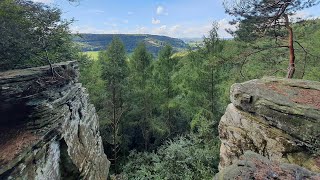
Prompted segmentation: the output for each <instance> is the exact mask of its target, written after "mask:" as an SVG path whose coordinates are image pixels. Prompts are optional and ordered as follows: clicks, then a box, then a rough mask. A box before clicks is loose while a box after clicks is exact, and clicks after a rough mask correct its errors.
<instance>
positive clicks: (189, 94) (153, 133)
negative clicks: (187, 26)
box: [0, 0, 320, 179]
mask: <svg viewBox="0 0 320 180" xmlns="http://www.w3.org/2000/svg"><path fill="white" fill-rule="evenodd" d="M259 2H260V1H259ZM268 2H269V1H268ZM295 2H300V1H295ZM301 2H304V1H301ZM301 2H300V4H294V5H291V4H289V7H288V8H287V7H285V8H287V9H285V10H284V12H282V13H287V11H288V14H290V13H294V12H295V11H297V10H300V9H303V8H306V7H309V6H312V5H314V4H315V3H316V2H313V3H311V4H304V3H301ZM308 2H309V1H308ZM225 6H226V10H227V12H228V13H230V14H231V15H234V16H235V17H239V16H241V17H244V18H238V19H237V18H236V19H235V21H237V23H238V24H239V25H238V27H239V28H238V29H237V30H236V31H234V32H232V34H233V36H234V38H232V39H223V38H220V37H219V35H218V29H219V24H218V23H217V22H213V23H212V27H211V30H210V32H208V35H207V36H205V37H203V43H202V44H203V46H201V47H200V46H198V47H196V48H194V47H189V48H188V49H187V50H185V51H184V52H183V53H181V52H180V53H176V51H175V50H174V48H173V47H172V46H170V45H168V44H167V45H164V46H163V47H162V48H161V50H160V51H159V53H158V54H157V56H155V55H154V53H153V52H150V51H149V50H148V48H147V45H146V44H145V43H144V41H141V42H140V43H137V45H136V46H135V47H131V45H130V47H126V46H125V42H123V41H122V40H121V36H119V35H114V36H112V40H111V42H110V43H109V44H108V45H107V46H106V47H104V48H103V50H101V51H100V53H99V55H98V57H97V58H92V57H90V56H88V55H86V54H85V53H82V52H81V47H79V46H77V43H75V42H74V36H75V35H74V34H72V33H71V32H70V29H69V25H70V23H72V22H70V21H65V20H63V19H62V18H61V13H62V12H61V11H60V10H59V9H57V8H52V7H49V6H46V5H44V4H41V3H34V2H31V1H23V0H3V1H1V2H0V23H1V26H0V32H1V34H6V36H1V37H0V51H1V52H0V71H5V70H9V69H17V68H25V67H32V66H40V65H47V64H52V63H55V62H60V61H67V60H71V59H75V60H78V62H79V65H80V74H81V75H80V82H81V83H82V84H83V85H84V87H86V89H87V91H88V92H89V95H90V100H91V102H92V103H93V104H94V106H95V108H96V110H97V113H98V116H99V121H100V133H101V136H102V140H103V144H104V148H105V149H104V150H105V153H106V154H107V156H108V159H109V160H110V161H111V169H110V176H111V178H116V177H117V178H123V179H146V178H147V179H212V177H213V176H214V174H215V173H217V172H218V164H219V148H220V141H219V137H218V124H219V120H220V118H221V116H222V115H223V113H224V111H225V109H226V107H227V105H228V104H229V102H230V100H229V89H230V86H231V85H232V84H234V83H237V82H243V81H246V80H251V79H257V78H262V77H263V76H276V77H289V78H298V79H306V80H315V81H318V80H319V77H320V66H319V60H320V41H319V39H320V20H319V19H308V20H297V21H293V22H285V23H283V22H282V21H279V19H280V18H281V17H280V16H278V17H277V18H278V19H276V21H275V22H277V23H276V25H274V26H272V27H268V26H267V25H266V24H268V22H267V23H266V21H267V20H268V19H270V18H268V17H267V16H268V15H270V14H274V12H277V10H278V9H279V8H280V9H282V8H284V7H283V5H282V6H280V5H279V6H276V7H274V9H272V12H261V13H260V14H257V13H252V14H242V13H243V11H241V10H239V11H236V10H235V9H236V8H233V9H232V8H231V9H228V5H225ZM298 6H299V8H298ZM255 7H256V8H258V10H261V9H259V6H255ZM262 9H263V8H262ZM228 10H229V11H228ZM261 11H266V9H263V10H261ZM270 11H271V10H270ZM248 13H249V12H248ZM282 15H283V14H282ZM282 15H281V16H282ZM275 16H277V15H275ZM252 17H255V18H252ZM289 23H290V24H289ZM3 24H5V26H3ZM289 25H290V29H291V30H293V31H291V33H292V32H293V33H294V34H293V36H292V37H291V36H289V37H290V39H291V40H288V26H289ZM49 27H50V28H49ZM254 28H256V29H255V31H252V29H254ZM261 28H262V29H263V31H262V30H261ZM289 32H290V31H289ZM289 34H290V33H289ZM293 37H294V40H292V38H293ZM79 38H80V37H79ZM77 41H79V40H77ZM288 41H289V45H287V44H288ZM290 41H292V43H291V44H290ZM21 42H24V43H21ZM293 47H294V59H293V57H292V51H290V50H291V49H292V48H293ZM128 48H132V49H133V51H132V53H130V55H129V53H128ZM288 59H289V68H288ZM292 60H295V61H294V62H292ZM293 66H294V67H293ZM292 68H293V70H292ZM52 74H53V76H59V74H57V73H56V72H54V70H53V71H52Z"/></svg>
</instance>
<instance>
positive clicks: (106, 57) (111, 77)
mask: <svg viewBox="0 0 320 180" xmlns="http://www.w3.org/2000/svg"><path fill="white" fill-rule="evenodd" d="M125 52H126V51H125V48H124V45H123V43H122V42H121V40H120V39H119V38H118V37H114V38H113V40H112V42H111V43H110V45H109V46H108V48H107V50H106V51H105V52H102V53H101V54H100V57H99V60H100V61H101V63H102V79H103V80H105V82H106V86H107V93H108V99H107V102H106V106H107V107H110V108H106V110H107V114H106V116H107V118H108V119H110V126H109V127H110V129H111V137H112V140H111V143H110V144H112V146H113V147H112V156H113V157H112V159H111V160H112V162H113V165H114V167H115V171H116V172H117V159H118V151H119V143H120V124H121V120H122V118H123V113H125V111H126V110H127V109H126V108H127V107H126V103H125V99H124V96H125V94H126V85H127V82H126V78H127V76H128V68H127V64H126V53H125Z"/></svg>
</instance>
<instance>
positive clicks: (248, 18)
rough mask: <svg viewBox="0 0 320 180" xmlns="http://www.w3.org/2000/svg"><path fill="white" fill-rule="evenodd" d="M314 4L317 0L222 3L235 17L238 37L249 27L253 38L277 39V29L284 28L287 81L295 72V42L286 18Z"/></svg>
mask: <svg viewBox="0 0 320 180" xmlns="http://www.w3.org/2000/svg"><path fill="white" fill-rule="evenodd" d="M318 3H319V1H318V0H240V1H238V0H224V6H225V8H226V11H227V13H229V14H230V15H233V16H235V17H236V19H234V21H233V23H236V22H240V26H239V27H240V30H238V35H239V34H241V33H243V32H244V30H243V29H247V30H248V28H251V29H250V32H251V33H250V34H253V36H263V35H270V34H273V35H274V36H275V38H276V40H277V38H278V37H280V35H279V34H277V30H280V29H281V28H286V30H287V32H288V33H287V34H288V36H287V41H288V45H287V46H285V47H287V48H288V49H289V67H288V73H287V78H292V77H293V75H294V72H295V49H294V42H295V41H294V35H293V29H292V26H291V22H290V19H289V16H291V15H293V14H295V13H296V12H297V11H299V10H302V9H305V8H309V7H311V6H314V5H316V4H318ZM236 34H237V32H236ZM279 47H284V45H279Z"/></svg>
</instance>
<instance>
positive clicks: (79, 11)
mask: <svg viewBox="0 0 320 180" xmlns="http://www.w3.org/2000/svg"><path fill="white" fill-rule="evenodd" d="M33 1H36V2H43V3H46V4H50V5H52V6H57V7H58V8H60V9H62V12H63V18H65V19H72V18H73V19H74V20H75V22H74V23H73V24H72V26H71V30H72V32H75V33H76V32H77V33H98V34H156V35H166V36H171V37H177V38H201V37H203V36H204V35H206V34H207V33H208V32H209V30H210V29H211V27H212V23H213V22H217V23H218V24H219V26H220V28H219V36H220V37H222V38H229V37H231V36H230V34H228V33H227V32H226V31H225V29H229V28H231V29H234V28H235V27H233V26H231V25H230V24H229V23H228V22H229V21H230V20H231V17H229V16H228V15H227V14H225V10H224V8H223V6H222V1H223V0H80V2H78V3H70V2H68V1H67V0H33ZM296 16H299V17H302V18H310V17H319V16H320V6H316V7H313V8H311V9H307V10H303V11H301V12H298V13H297V15H296Z"/></svg>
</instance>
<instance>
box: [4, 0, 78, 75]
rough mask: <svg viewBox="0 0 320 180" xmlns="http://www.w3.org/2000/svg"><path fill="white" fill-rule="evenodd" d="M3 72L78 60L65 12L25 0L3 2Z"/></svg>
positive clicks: (5, 0)
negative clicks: (63, 13)
mask: <svg viewBox="0 0 320 180" xmlns="http://www.w3.org/2000/svg"><path fill="white" fill-rule="evenodd" d="M0 24H1V26H0V32H1V34H3V35H2V36H1V37H0V71H3V70H8V69H13V68H23V67H30V66H36V65H45V64H48V63H49V62H52V63H53V62H60V61H65V60H72V59H73V58H75V55H76V51H75V49H74V48H72V47H73V42H72V38H71V35H70V34H69V27H68V26H69V24H70V22H68V21H64V20H62V19H61V11H60V10H59V9H56V8H51V7H49V6H46V5H43V4H40V3H33V2H31V1H23V0H3V1H0Z"/></svg>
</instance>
